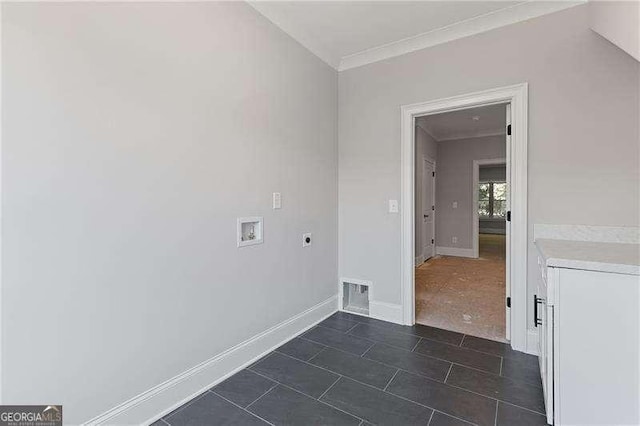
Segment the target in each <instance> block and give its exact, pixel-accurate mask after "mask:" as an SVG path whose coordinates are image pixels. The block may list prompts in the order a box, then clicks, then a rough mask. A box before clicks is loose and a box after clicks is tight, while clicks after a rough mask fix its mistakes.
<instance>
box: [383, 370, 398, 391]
mask: <svg viewBox="0 0 640 426" xmlns="http://www.w3.org/2000/svg"><path fill="white" fill-rule="evenodd" d="M399 372H400V369H399V368H398V369H397V370H396V372H395V373H393V376H391V378H390V379H389V381H388V382H387V384H386V385H385V386H384V389H382V391H383V392H384V391H386V390H387V388H388V387H389V385H390V384H391V382H393V379H395V378H396V376H397V375H398V373H399Z"/></svg>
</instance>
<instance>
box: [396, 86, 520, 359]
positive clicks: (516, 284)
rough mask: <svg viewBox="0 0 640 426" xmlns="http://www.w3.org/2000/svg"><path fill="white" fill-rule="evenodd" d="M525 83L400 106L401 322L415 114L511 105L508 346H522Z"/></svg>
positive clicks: (406, 308)
mask: <svg viewBox="0 0 640 426" xmlns="http://www.w3.org/2000/svg"><path fill="white" fill-rule="evenodd" d="M527 94H528V85H527V83H523V84H518V85H514V86H508V87H502V88H498V89H490V90H486V91H482V92H476V93H470V94H465V95H459V96H454V97H451V98H446V99H438V100H434V101H429V102H424V103H419V104H413V105H405V106H403V107H401V112H400V114H401V117H400V118H401V182H402V186H401V189H402V193H401V202H402V210H401V211H402V214H401V230H402V232H401V258H400V259H401V268H400V269H401V277H400V278H401V300H402V306H403V323H404V324H407V325H413V324H414V323H415V289H414V267H413V262H414V248H415V247H414V223H413V221H414V193H413V191H414V172H415V171H414V168H415V167H414V155H415V152H414V137H415V136H414V133H415V118H416V117H418V116H421V115H427V114H434V113H437V112H445V111H454V110H461V109H467V108H471V107H476V106H482V105H490V104H500V103H510V105H511V115H512V117H513V121H512V135H511V142H512V149H511V150H510V164H511V189H512V193H513V195H514V196H513V197H511V212H512V222H511V229H512V232H511V239H512V241H513V244H512V246H511V250H513V252H512V253H513V254H514V255H513V256H511V258H510V259H511V260H510V262H511V265H510V266H511V267H510V269H509V274H510V282H511V299H512V308H511V334H510V335H511V346H512V347H513V348H514V349H516V350H519V351H524V350H525V349H526V345H527V310H526V306H527V249H528V246H527V128H528V125H527V106H528V101H527Z"/></svg>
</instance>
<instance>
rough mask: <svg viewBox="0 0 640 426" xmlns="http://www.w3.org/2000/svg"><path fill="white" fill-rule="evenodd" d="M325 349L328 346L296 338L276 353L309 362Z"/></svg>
mask: <svg viewBox="0 0 640 426" xmlns="http://www.w3.org/2000/svg"><path fill="white" fill-rule="evenodd" d="M324 348H326V346H324V345H321V344H319V343H316V342H312V341H311V340H306V339H300V338H295V339H293V340H289V341H288V342H287V343H285V344H284V345H282V346H280V347H279V348H278V349H276V351H278V352H282V353H283V354H287V355H289V356H292V357H294V358H298V359H301V360H303V361H309V359H310V358H312V357H314V356H315V355H317V354H318V353H320V351H321V350H323V349H324Z"/></svg>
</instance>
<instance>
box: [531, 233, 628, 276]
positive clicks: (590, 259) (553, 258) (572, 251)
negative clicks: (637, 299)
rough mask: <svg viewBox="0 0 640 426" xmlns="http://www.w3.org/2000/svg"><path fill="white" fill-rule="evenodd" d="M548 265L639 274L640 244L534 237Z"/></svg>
mask: <svg viewBox="0 0 640 426" xmlns="http://www.w3.org/2000/svg"><path fill="white" fill-rule="evenodd" d="M535 244H536V246H537V247H538V250H539V251H540V254H541V255H542V257H543V258H544V261H545V263H546V265H547V266H552V267H558V268H570V269H583V270H587V271H601V272H615V273H618V274H631V275H640V244H627V243H601V242H594V241H570V240H551V239H546V238H539V239H537V240H536V241H535Z"/></svg>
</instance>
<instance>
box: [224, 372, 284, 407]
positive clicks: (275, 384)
mask: <svg viewBox="0 0 640 426" xmlns="http://www.w3.org/2000/svg"><path fill="white" fill-rule="evenodd" d="M254 374H255V373H254ZM271 381H272V382H273V383H274V385H273V386H271V387H270V388H269V389H268V390H267V391H266V392H265V393H263V394H262V395H260V396H259V397H257V398H256V399H254V400H253V401H252V402H251V403H249V404H247V406H246V407H245V408H246V409H247V410H248V409H249V407H251V406H252V405H253V404H255V403H256V402H258V400H259V399H260V398H262V397H263V396H265V395H266V394H268V393H269V392H271V391H272V390H273V389H275V387H276V386H278V382H276V381H275V380H271ZM212 392H215V391H212ZM215 393H216V395H218V393H217V392H215ZM220 396H222V395H220ZM223 398H224V397H223Z"/></svg>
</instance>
